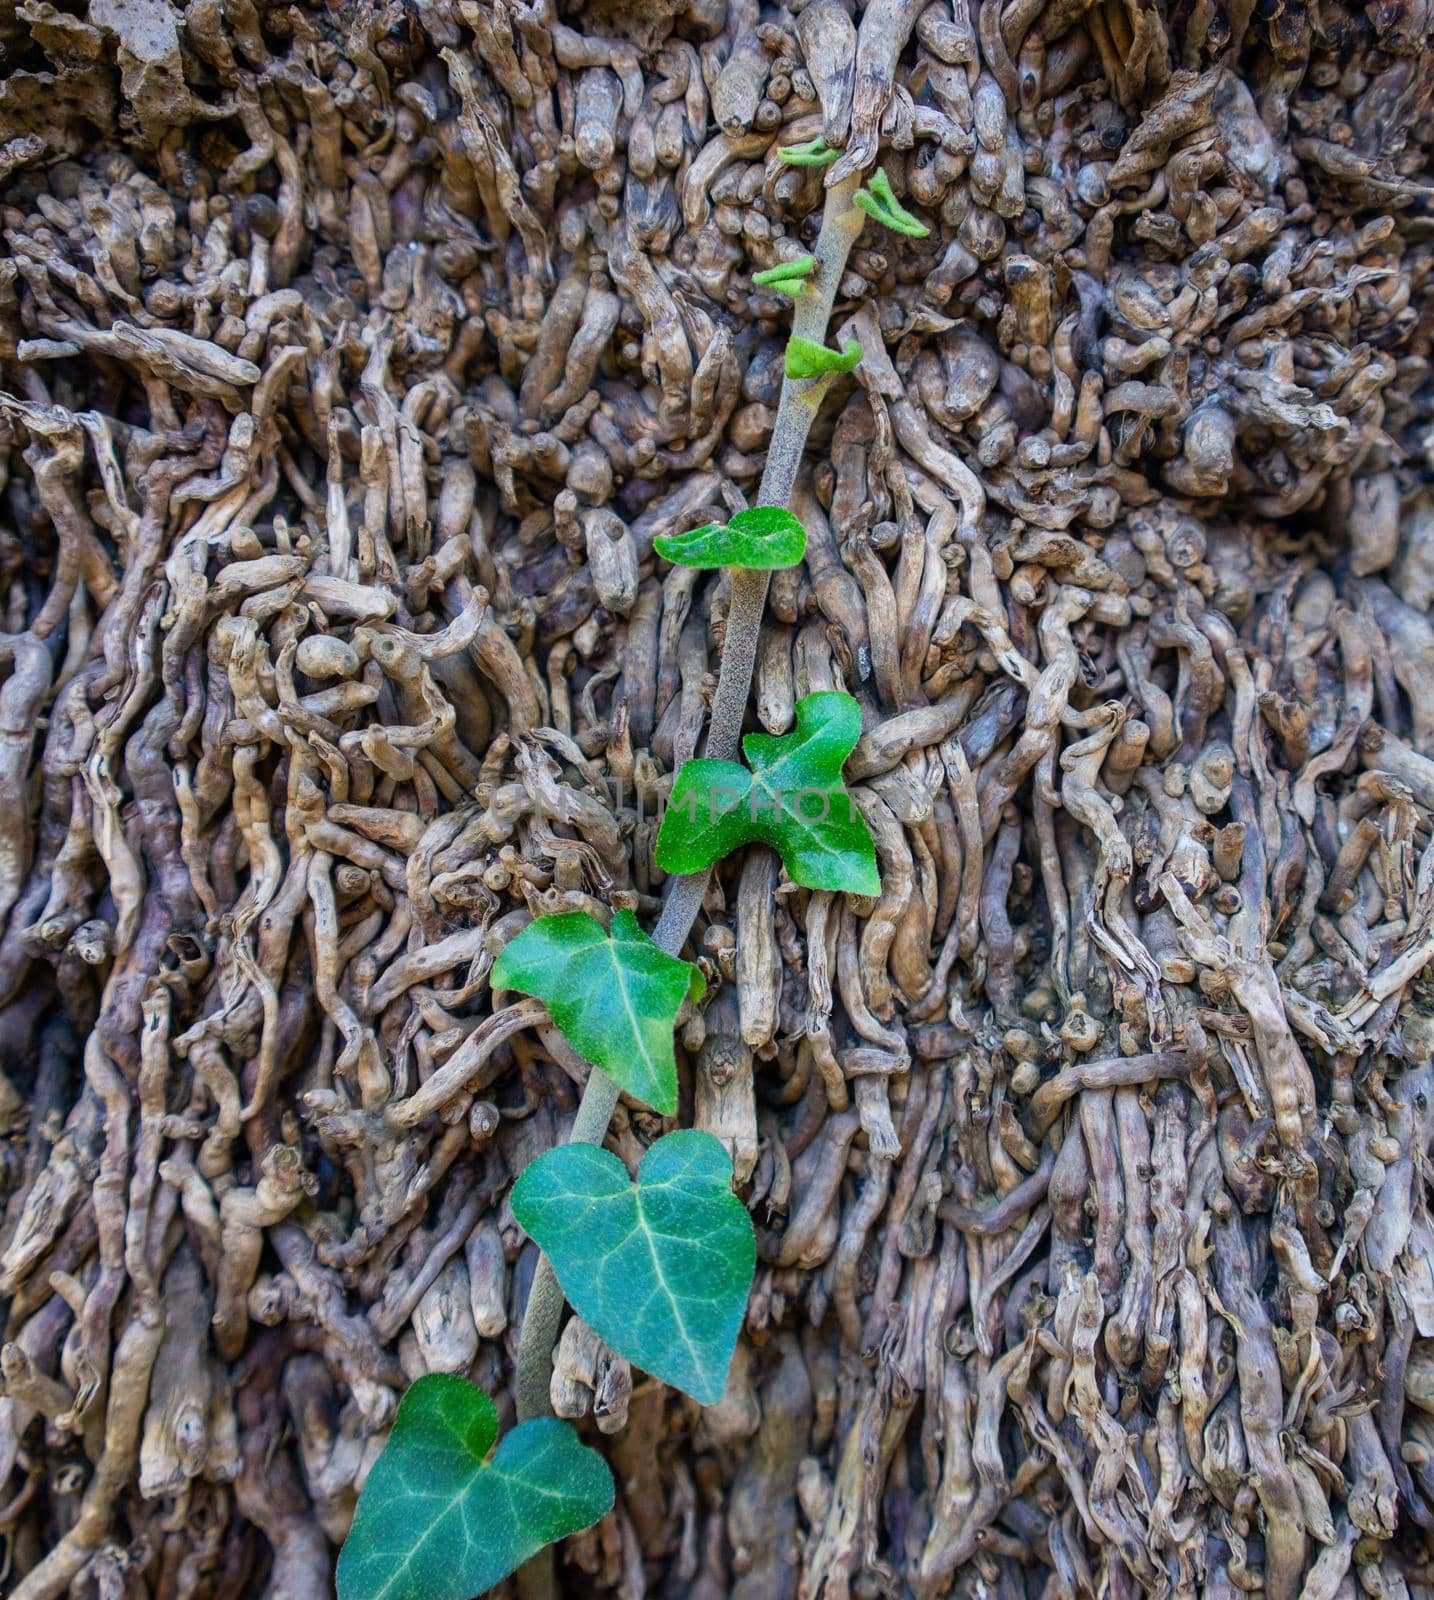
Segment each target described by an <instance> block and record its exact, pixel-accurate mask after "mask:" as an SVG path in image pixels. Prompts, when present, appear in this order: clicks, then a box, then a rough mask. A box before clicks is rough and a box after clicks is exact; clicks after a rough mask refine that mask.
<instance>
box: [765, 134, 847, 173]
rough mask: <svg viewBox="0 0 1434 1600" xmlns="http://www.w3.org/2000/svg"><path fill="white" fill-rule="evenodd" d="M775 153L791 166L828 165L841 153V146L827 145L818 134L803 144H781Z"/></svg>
mask: <svg viewBox="0 0 1434 1600" xmlns="http://www.w3.org/2000/svg"><path fill="white" fill-rule="evenodd" d="M777 154H778V155H779V156H781V158H782V160H783V161H785V162H786V163H787V165H788V166H791V167H829V166H830V165H831V164H832V162H833V161H835V160H836V159H837V157H838V156H839V155H840V154H841V148H840V146H832V145H829V144H828V143H827V142H826V140H825V139H823V138H822V136H821V134H818V135H817V136H816V138H815V139H808V140H807V142H806V143H805V144H788V145H782V146H780V147H779V148H778V150H777Z"/></svg>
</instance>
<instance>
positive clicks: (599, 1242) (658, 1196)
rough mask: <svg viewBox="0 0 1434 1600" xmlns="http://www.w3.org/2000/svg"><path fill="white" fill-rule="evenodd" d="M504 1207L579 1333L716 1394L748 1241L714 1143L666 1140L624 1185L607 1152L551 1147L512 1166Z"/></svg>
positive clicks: (746, 1277)
mask: <svg viewBox="0 0 1434 1600" xmlns="http://www.w3.org/2000/svg"><path fill="white" fill-rule="evenodd" d="M511 1204H512V1207H513V1215H514V1216H515V1217H516V1218H517V1219H518V1221H519V1222H520V1223H521V1224H522V1225H523V1227H524V1228H526V1229H527V1230H528V1232H529V1233H530V1234H531V1235H532V1236H533V1238H534V1239H535V1240H537V1242H538V1244H539V1246H540V1247H541V1248H542V1250H543V1251H544V1252H545V1253H546V1255H547V1257H548V1260H549V1261H551V1262H552V1264H553V1271H554V1272H556V1273H557V1275H558V1282H559V1283H560V1284H561V1285H562V1290H563V1293H564V1295H566V1296H567V1298H568V1300H569V1301H570V1302H571V1304H572V1306H573V1309H574V1310H575V1311H576V1312H577V1313H578V1315H579V1316H580V1317H581V1318H582V1319H583V1321H584V1322H586V1323H587V1325H588V1326H589V1327H590V1328H592V1329H593V1330H594V1331H595V1332H596V1333H598V1334H599V1335H600V1336H601V1337H602V1338H604V1339H606V1340H607V1342H608V1343H609V1344H610V1345H611V1346H612V1347H613V1349H614V1350H616V1351H617V1352H618V1353H619V1354H620V1355H623V1356H626V1357H627V1359H628V1360H629V1361H631V1362H632V1363H633V1365H634V1366H637V1367H641V1368H642V1370H643V1371H644V1372H650V1373H651V1374H652V1375H653V1377H655V1378H661V1379H662V1381H663V1382H664V1383H670V1384H671V1385H672V1386H673V1388H675V1389H681V1390H682V1391H683V1392H684V1393H686V1394H690V1395H692V1396H693V1398H694V1399H697V1400H700V1401H701V1402H702V1404H703V1405H715V1404H716V1403H717V1401H719V1400H720V1399H721V1398H722V1391H723V1389H725V1388H726V1385H727V1368H728V1367H729V1366H730V1365H731V1363H732V1351H733V1350H734V1349H735V1348H736V1345H737V1334H738V1332H739V1331H740V1330H741V1327H742V1318H743V1316H744V1315H745V1313H746V1307H747V1291H748V1290H749V1289H750V1288H751V1287H752V1273H753V1272H754V1270H755V1269H756V1264H757V1244H756V1239H755V1237H754V1236H753V1233H752V1220H751V1218H750V1217H749V1216H748V1215H747V1208H746V1207H745V1206H744V1205H743V1204H742V1202H741V1201H740V1200H739V1199H738V1198H737V1196H736V1195H735V1194H733V1193H732V1162H731V1159H730V1157H729V1156H728V1154H727V1152H726V1150H725V1149H724V1148H723V1146H722V1144H721V1141H720V1140H718V1139H716V1138H714V1137H713V1136H712V1135H711V1134H710V1133H702V1132H700V1131H698V1130H697V1129H696V1128H685V1129H683V1130H681V1131H680V1132H678V1133H669V1134H668V1135H667V1137H666V1138H665V1139H659V1140H658V1141H657V1143H656V1144H655V1145H653V1147H652V1148H651V1149H650V1150H649V1151H648V1152H647V1155H646V1156H645V1157H644V1158H643V1162H642V1166H641V1167H640V1168H639V1169H638V1174H637V1182H636V1183H635V1184H633V1183H629V1182H628V1177H627V1168H626V1167H624V1166H623V1164H622V1162H621V1161H619V1160H618V1158H617V1157H616V1156H615V1155H611V1154H610V1153H609V1152H608V1151H606V1150H600V1149H598V1147H597V1146H596V1145H591V1144H565V1145H561V1146H559V1147H558V1148H557V1149H556V1150H549V1151H548V1152H547V1153H546V1154H544V1155H541V1156H539V1157H538V1159H537V1160H536V1161H532V1162H530V1163H529V1164H528V1166H527V1167H526V1168H524V1170H523V1173H522V1176H521V1177H520V1178H519V1179H518V1181H517V1183H515V1184H514V1185H513V1189H512V1194H511Z"/></svg>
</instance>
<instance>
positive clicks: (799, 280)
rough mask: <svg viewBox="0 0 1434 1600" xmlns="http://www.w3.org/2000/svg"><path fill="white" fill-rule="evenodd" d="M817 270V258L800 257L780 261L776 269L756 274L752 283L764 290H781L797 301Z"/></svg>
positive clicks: (767, 269) (771, 268) (772, 268)
mask: <svg viewBox="0 0 1434 1600" xmlns="http://www.w3.org/2000/svg"><path fill="white" fill-rule="evenodd" d="M816 269H817V262H816V257H815V256H798V257H797V258H796V259H795V260H794V261H779V262H778V263H777V264H776V266H775V267H768V268H766V270H765V271H763V272H754V273H753V274H752V282H753V283H755V284H757V285H759V286H760V287H761V288H763V289H779V290H780V291H781V292H782V293H783V294H789V295H791V297H792V299H793V300H795V299H796V298H797V296H798V295H799V294H800V293H801V292H802V290H803V289H804V288H805V287H806V281H807V279H808V278H810V277H811V275H812V274H813V273H814V272H815V271H816Z"/></svg>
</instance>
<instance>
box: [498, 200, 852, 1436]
mask: <svg viewBox="0 0 1434 1600" xmlns="http://www.w3.org/2000/svg"><path fill="white" fill-rule="evenodd" d="M860 183H861V174H860V173H857V174H854V175H853V176H851V177H849V178H844V179H842V180H841V182H839V183H836V184H833V185H832V186H831V187H830V188H828V190H827V192H826V205H825V207H824V208H823V211H822V226H821V232H820V233H819V234H818V235H817V242H816V244H815V246H814V247H813V250H812V254H813V256H814V257H815V260H816V269H815V271H814V272H813V273H812V276H811V278H810V279H808V281H807V284H806V287H805V288H804V289H803V291H802V293H801V294H800V295H799V296H798V297H797V299H796V301H795V310H794V314H793V317H792V333H793V335H794V336H799V337H801V338H804V339H811V340H814V341H815V342H817V343H821V342H822V341H823V340H824V339H825V338H826V331H827V323H828V322H829V321H830V319H831V314H832V306H833V304H834V303H835V301H836V295H837V289H838V287H839V285H840V283H841V279H842V274H843V273H844V272H845V271H846V263H847V257H848V256H849V255H850V254H851V247H852V245H853V244H855V243H856V238H857V235H858V234H859V233H860V232H861V229H862V224H863V223H864V222H865V221H866V217H865V215H864V213H862V212H861V211H858V210H857V208H856V207H855V206H854V205H853V204H852V197H853V196H854V195H855V194H856V191H857V189H858V188H859V187H860ZM831 381H832V379H831V375H830V374H826V375H824V376H822V377H820V378H785V377H784V378H783V380H782V395H781V399H780V400H779V401H778V403H777V418H776V421H775V423H774V424H773V427H772V442H771V444H770V445H768V447H767V464H766V467H765V468H764V469H763V472H762V482H761V485H760V487H759V488H758V491H757V502H756V503H757V504H758V505H759V506H782V507H784V508H785V507H786V506H787V505H788V504H789V503H790V501H791V498H792V490H793V488H794V487H795V486H796V481H797V471H798V469H799V468H800V466H801V462H802V452H803V450H804V449H805V448H806V443H807V434H808V433H809V432H810V431H811V426H812V423H813V421H814V420H815V419H816V415H817V411H818V410H819V409H820V407H821V403H822V400H823V399H824V398H825V396H826V392H827V389H828V388H829V387H830V385H831ZM770 581H771V574H770V573H769V572H749V571H747V570H745V569H744V568H737V569H735V570H734V571H733V573H732V600H731V605H730V607H729V609H728V612H727V632H726V636H725V638H724V639H723V642H722V662H721V665H720V667H719V668H718V673H717V692H716V694H715V696H714V697H713V700H712V720H711V726H710V728H709V730H708V734H707V744H706V748H705V750H704V751H703V754H704V755H706V756H708V757H711V758H712V759H714V760H718V761H731V760H732V759H733V758H734V757H735V756H736V754H737V746H738V744H739V743H740V742H741V737H742V719H743V717H744V716H745V715H746V711H747V700H748V697H749V696H750V694H751V691H752V667H753V664H754V662H755V661H756V659H757V640H758V637H759V636H760V633H761V629H762V613H763V611H764V609H765V607H766V604H767V586H768V584H769V583H770ZM711 876H712V869H711V868H710V867H709V868H708V869H707V870H706V871H705V872H693V873H689V874H688V875H687V876H685V877H680V878H675V879H673V880H672V881H671V883H670V884H669V886H668V892H667V897H666V900H665V901H664V903H663V907H662V915H661V916H660V917H659V918H658V922H657V927H656V928H655V929H654V930H653V935H652V937H653V939H654V940H655V941H656V942H657V943H658V944H659V945H661V946H662V948H663V949H664V950H665V951H667V953H668V954H669V955H672V956H675V955H677V954H679V953H680V951H681V949H682V947H683V945H684V944H686V943H687V936H688V934H689V933H691V931H692V924H693V923H694V922H695V921H696V920H697V913H698V912H699V911H700V910H701V909H702V900H703V897H704V896H705V895H706V893H707V884H708V881H709V879H710V878H711ZM618 1094H619V1090H618V1087H617V1085H616V1084H615V1083H614V1082H613V1080H612V1079H611V1078H610V1077H608V1075H607V1073H605V1072H601V1071H599V1070H598V1068H596V1067H594V1068H593V1069H592V1071H591V1072H590V1073H589V1074H588V1081H587V1086H586V1087H585V1088H584V1089H583V1095H582V1100H581V1102H580V1103H579V1105H578V1110H577V1116H576V1117H575V1118H574V1119H573V1126H572V1131H571V1132H570V1133H569V1134H568V1142H569V1143H572V1144H601V1143H602V1141H603V1139H604V1138H606V1136H607V1126H608V1123H609V1121H610V1120H611V1118H612V1114H613V1111H614V1110H615V1109H616V1107H617V1102H618ZM562 1317H563V1291H562V1290H561V1288H559V1286H558V1279H557V1274H556V1273H555V1272H554V1271H553V1269H552V1266H551V1265H550V1263H549V1261H548V1258H547V1256H545V1255H544V1256H539V1258H538V1266H537V1270H536V1271H535V1272H534V1274H533V1286H532V1288H531V1289H530V1290H529V1291H528V1304H527V1308H526V1309H525V1311H524V1312H523V1327H522V1331H521V1333H520V1334H519V1336H518V1370H517V1391H518V1396H517V1397H518V1419H519V1421H526V1420H527V1418H529V1417H543V1416H550V1415H551V1414H552V1403H551V1401H550V1400H549V1398H548V1391H549V1387H550V1385H551V1382H552V1375H553V1346H554V1345H555V1344H556V1343H557V1338H558V1324H559V1323H560V1322H561V1321H562Z"/></svg>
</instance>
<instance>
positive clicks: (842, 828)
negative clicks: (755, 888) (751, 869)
mask: <svg viewBox="0 0 1434 1600" xmlns="http://www.w3.org/2000/svg"><path fill="white" fill-rule="evenodd" d="M860 737H861V708H860V707H859V706H858V705H857V703H856V701H855V700H853V699H852V697H851V696H850V695H849V694H839V693H836V692H835V691H831V690H827V691H824V692H822V693H818V694H809V695H804V696H803V697H802V698H801V699H800V700H798V701H797V706H796V726H795V727H794V728H793V729H792V731H791V732H790V733H783V734H777V735H773V734H767V733H749V734H748V735H747V736H746V738H745V739H743V741H742V751H743V753H744V754H745V756H746V757H747V760H748V761H749V762H750V763H751V768H752V770H751V771H750V772H749V771H748V770H747V768H746V767H744V766H741V765H739V764H738V763H737V762H735V761H707V760H702V761H687V762H684V763H683V766H682V769H681V771H679V772H678V774H677V781H676V783H674V784H673V786H672V794H671V796H670V798H669V799H668V802H667V810H666V812H665V813H664V814H663V818H662V826H661V827H660V828H659V829H658V833H657V864H658V866H660V867H661V868H662V869H663V871H664V872H700V871H702V869H703V868H704V867H710V866H712V865H713V863H714V862H717V861H720V860H721V859H722V857H723V856H725V855H727V854H728V852H729V851H732V850H735V849H737V848H738V846H740V845H744V844H748V843H750V842H752V841H754V840H755V841H757V842H759V843H761V844H769V845H771V846H772V847H773V849H775V850H776V851H777V853H778V854H779V855H780V856H781V858H782V865H783V866H784V867H786V869H787V875H788V876H789V877H790V878H791V879H792V881H793V882H794V883H800V884H803V885H804V886H805V887H806V888H808V889H831V890H834V891H836V890H845V891H846V892H847V893H848V894H878V893H879V892H880V890H881V880H880V878H879V877H878V875H877V870H876V850H875V847H874V846H873V845H872V842H871V833H870V831H869V830H868V828H867V825H866V819H865V818H864V817H863V816H862V814H861V812H860V811H858V810H857V808H856V804H855V802H854V801H853V800H852V797H851V795H850V794H848V793H847V789H846V786H845V784H843V783H842V779H841V769H842V763H843V762H844V761H845V760H846V758H847V757H848V756H849V755H850V754H851V752H852V749H853V747H854V746H855V744H856V741H857V740H858V739H859V738H860Z"/></svg>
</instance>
